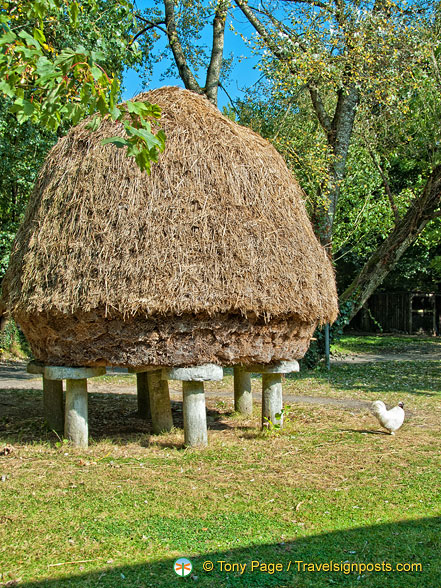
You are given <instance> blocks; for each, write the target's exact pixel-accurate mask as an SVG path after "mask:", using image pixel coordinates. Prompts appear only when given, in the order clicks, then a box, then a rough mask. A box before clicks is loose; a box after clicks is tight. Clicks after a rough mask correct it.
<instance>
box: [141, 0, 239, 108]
mask: <svg viewBox="0 0 441 588" xmlns="http://www.w3.org/2000/svg"><path fill="white" fill-rule="evenodd" d="M229 5H230V2H229V0H216V1H215V2H214V3H213V4H209V3H207V2H204V1H203V0H196V1H194V2H181V3H176V2H175V0H163V1H161V2H160V3H158V6H160V7H161V8H155V9H150V10H147V11H145V12H144V13H143V14H141V13H138V14H137V18H138V21H139V23H140V30H139V31H138V33H137V35H136V36H137V38H138V37H139V38H143V37H144V38H143V43H144V46H147V50H148V52H149V53H150V52H151V49H152V47H153V44H154V41H155V40H157V39H158V34H160V35H165V36H166V38H167V43H168V48H169V49H170V51H171V53H172V56H173V60H174V63H175V65H176V68H177V70H178V73H179V76H180V78H181V80H182V81H183V83H184V85H185V87H186V88H187V89H188V90H192V91H193V92H196V93H198V94H203V95H205V96H206V97H207V98H208V99H209V100H210V102H212V103H213V104H214V105H215V106H217V98H218V89H219V86H220V85H221V75H222V70H223V67H224V65H225V60H224V57H223V52H224V36H225V25H226V20H227V14H228V8H229ZM208 23H210V24H209V25H208ZM207 26H210V27H211V35H212V43H211V47H210V48H209V50H208V52H207V48H206V47H205V46H204V45H203V44H200V43H199V40H200V37H201V36H202V32H203V30H204V29H205V28H206V27H207ZM161 57H162V56H161ZM201 69H202V70H203V72H204V73H202V74H200V70H201ZM201 77H202V80H201V79H200V78H201Z"/></svg>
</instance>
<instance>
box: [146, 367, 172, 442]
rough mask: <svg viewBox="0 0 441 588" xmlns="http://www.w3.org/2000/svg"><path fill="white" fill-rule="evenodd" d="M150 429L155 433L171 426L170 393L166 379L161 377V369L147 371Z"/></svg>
mask: <svg viewBox="0 0 441 588" xmlns="http://www.w3.org/2000/svg"><path fill="white" fill-rule="evenodd" d="M148 387H149V393H150V411H151V415H152V430H153V433H154V434H155V435H158V434H159V433H165V432H167V431H170V430H171V429H172V428H173V418H172V412H171V403H170V393H169V390H168V382H167V380H162V379H161V370H156V371H154V372H148Z"/></svg>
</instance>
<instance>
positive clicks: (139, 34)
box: [130, 19, 167, 45]
mask: <svg viewBox="0 0 441 588" xmlns="http://www.w3.org/2000/svg"><path fill="white" fill-rule="evenodd" d="M143 21H144V22H148V21H147V20H146V19H143ZM161 24H165V21H161V22H158V23H155V22H149V24H148V25H147V26H146V27H144V28H143V29H142V30H141V31H139V33H136V35H135V36H134V37H133V39H132V40H131V41H130V45H133V43H134V42H135V41H136V39H139V37H141V36H142V35H143V34H144V33H146V32H147V31H150V30H151V29H155V28H156V29H159V30H160V31H162V32H163V33H165V34H167V31H166V30H165V29H163V28H162V27H161V26H160V25H161Z"/></svg>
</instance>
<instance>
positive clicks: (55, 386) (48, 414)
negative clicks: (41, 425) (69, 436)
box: [43, 376, 64, 434]
mask: <svg viewBox="0 0 441 588" xmlns="http://www.w3.org/2000/svg"><path fill="white" fill-rule="evenodd" d="M43 412H44V418H45V421H46V423H47V426H48V427H49V429H51V430H53V431H56V432H57V433H60V434H63V428H64V406H63V382H62V381H59V380H46V378H45V377H44V376H43Z"/></svg>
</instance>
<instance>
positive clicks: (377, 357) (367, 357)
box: [331, 350, 441, 364]
mask: <svg viewBox="0 0 441 588" xmlns="http://www.w3.org/2000/svg"><path fill="white" fill-rule="evenodd" d="M440 360H441V353H432V352H429V353H427V352H425V351H424V350H415V351H410V352H400V353H388V352H384V353H354V354H351V355H344V356H342V357H332V358H331V364H332V363H335V364H338V363H355V364H357V363H374V362H377V361H440Z"/></svg>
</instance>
